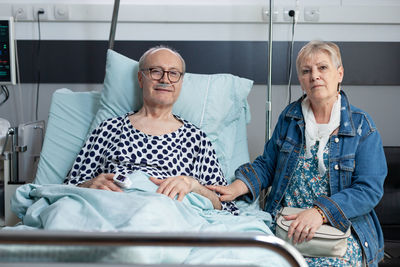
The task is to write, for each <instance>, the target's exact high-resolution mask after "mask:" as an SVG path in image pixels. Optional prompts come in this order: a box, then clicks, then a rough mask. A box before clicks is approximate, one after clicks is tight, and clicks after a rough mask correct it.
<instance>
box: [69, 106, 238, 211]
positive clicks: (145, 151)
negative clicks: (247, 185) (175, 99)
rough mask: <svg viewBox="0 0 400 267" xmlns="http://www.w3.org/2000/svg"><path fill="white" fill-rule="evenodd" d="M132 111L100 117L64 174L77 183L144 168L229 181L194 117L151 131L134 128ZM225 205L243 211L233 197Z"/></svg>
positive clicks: (214, 182) (155, 174)
mask: <svg viewBox="0 0 400 267" xmlns="http://www.w3.org/2000/svg"><path fill="white" fill-rule="evenodd" d="M132 114H133V113H128V114H126V115H125V116H121V117H116V118H111V119H108V120H105V121H104V122H102V123H101V124H100V125H99V126H98V127H97V128H96V129H94V130H93V132H92V134H91V135H90V136H89V138H88V140H87V141H86V143H85V144H84V146H83V148H82V150H81V151H80V152H79V154H78V156H77V158H76V160H75V162H74V164H73V165H72V168H71V170H70V172H69V174H68V176H67V178H66V179H65V181H64V183H65V184H72V185H79V184H81V183H83V182H85V181H87V180H90V179H92V178H94V177H97V176H98V175H99V174H101V173H116V172H117V171H118V172H120V173H122V174H123V175H127V174H130V173H132V172H133V171H136V170H140V171H143V172H145V173H147V174H148V175H150V176H153V177H156V178H158V179H165V178H168V177H171V176H180V175H185V176H191V177H194V178H196V179H197V180H198V181H199V183H200V184H202V185H227V182H226V180H225V178H224V176H223V174H222V171H221V168H220V166H219V163H218V160H217V158H216V155H215V151H214V150H213V148H212V144H211V142H210V141H209V140H208V138H207V137H206V134H205V133H204V132H202V131H201V130H200V129H199V128H197V127H196V126H194V125H193V124H191V123H190V122H188V121H186V120H184V119H181V118H179V117H178V116H175V117H176V118H177V119H178V120H180V121H181V122H182V123H183V126H181V127H180V128H179V129H178V130H176V131H174V132H172V133H168V134H164V135H160V136H153V135H147V134H145V133H143V132H141V131H139V130H137V129H135V128H134V127H133V125H132V124H131V122H130V120H129V115H132ZM221 204H222V209H223V210H227V211H229V212H231V213H233V214H235V215H237V214H238V213H239V210H238V208H237V207H236V205H235V204H234V203H233V202H222V203H221Z"/></svg>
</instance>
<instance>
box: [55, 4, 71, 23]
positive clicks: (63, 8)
mask: <svg viewBox="0 0 400 267" xmlns="http://www.w3.org/2000/svg"><path fill="white" fill-rule="evenodd" d="M54 18H55V19H57V20H68V19H69V7H68V5H55V6H54Z"/></svg>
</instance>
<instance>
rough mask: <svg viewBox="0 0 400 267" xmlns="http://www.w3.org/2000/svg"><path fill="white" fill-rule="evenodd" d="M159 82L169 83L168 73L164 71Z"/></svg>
mask: <svg viewBox="0 0 400 267" xmlns="http://www.w3.org/2000/svg"><path fill="white" fill-rule="evenodd" d="M160 81H163V82H165V81H167V82H169V78H168V71H164V73H163V75H162V76H161V79H160Z"/></svg>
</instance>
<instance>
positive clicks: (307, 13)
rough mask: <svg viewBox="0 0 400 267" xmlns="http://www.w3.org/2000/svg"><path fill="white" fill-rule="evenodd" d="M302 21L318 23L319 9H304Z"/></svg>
mask: <svg viewBox="0 0 400 267" xmlns="http://www.w3.org/2000/svg"><path fill="white" fill-rule="evenodd" d="M304 21H310V22H312V21H313V22H315V21H319V8H318V7H305V8H304Z"/></svg>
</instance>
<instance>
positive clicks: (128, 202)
mask: <svg viewBox="0 0 400 267" xmlns="http://www.w3.org/2000/svg"><path fill="white" fill-rule="evenodd" d="M128 178H129V179H131V181H132V186H131V188H129V189H125V190H124V192H122V193H120V192H111V191H105V190H96V189H88V188H80V187H75V186H67V185H36V184H26V185H23V186H21V187H19V188H18V189H17V191H16V194H15V195H14V197H13V199H12V204H11V207H12V210H13V211H14V212H15V213H16V214H17V216H18V217H19V218H20V219H21V220H22V222H23V224H22V225H19V226H15V227H6V228H4V229H5V230H7V229H13V230H14V229H21V230H28V229H46V230H76V231H132V232H151V233H159V232H175V233H182V232H190V233H193V232H199V233H201V232H218V233H221V232H222V233H223V232H241V233H242V232H248V233H250V232H251V233H258V234H272V233H271V231H270V230H269V228H268V226H267V224H269V223H270V220H271V219H270V216H269V214H267V213H265V212H261V211H256V210H254V211H250V212H249V211H247V212H242V214H243V215H241V216H233V215H231V214H230V213H229V212H227V211H219V210H215V209H214V208H213V206H212V204H211V202H210V200H208V199H207V198H205V197H203V196H200V195H198V194H196V193H189V194H188V195H186V197H185V198H184V200H183V201H182V202H180V201H177V200H173V199H171V198H169V197H167V196H164V195H161V194H158V193H156V192H155V191H156V189H157V186H156V185H155V184H153V183H152V182H151V181H150V180H149V179H148V176H147V175H146V174H145V173H142V172H134V173H132V174H131V175H129V176H128ZM26 247H28V246H26ZM17 251H18V253H19V254H18V256H19V258H21V251H20V249H17ZM81 251H84V252H85V255H86V256H85V259H84V260H85V261H86V260H90V261H101V262H112V261H114V260H117V259H118V260H119V261H120V260H121V259H123V261H124V262H134V263H137V262H140V263H151V264H155V263H175V264H176V263H201V262H203V263H204V262H207V263H210V264H211V263H213V262H215V263H221V262H224V263H227V264H228V263H229V264H238V263H244V262H245V263H253V264H254V260H255V259H256V262H258V263H262V265H264V266H285V263H284V262H283V260H282V259H281V258H280V256H278V255H277V254H276V253H274V252H272V251H265V250H260V249H234V248H223V249H216V248H208V249H204V248H190V247H187V248H186V247H185V248H148V247H146V248H143V247H141V248H130V247H129V248H128V247H124V248H115V247H113V248H104V247H100V248H96V249H90V248H89V249H88V248H85V249H82V248H80V249H77V248H71V249H70V252H71V253H73V254H74V255H78V254H80V252H81ZM93 251H96V252H95V253H93ZM13 252H14V247H11V248H10V247H8V248H3V247H0V261H1V259H2V258H4V257H6V256H7V255H8V257H12V256H13V255H17V252H15V254H13ZM64 253H68V250H64ZM58 254H63V253H58ZM88 255H92V256H88ZM99 255H101V257H99ZM42 256H43V255H42ZM81 256H82V255H81ZM62 258H65V256H63V257H62ZM52 260H54V258H53V259H52ZM56 260H57V259H56Z"/></svg>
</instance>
